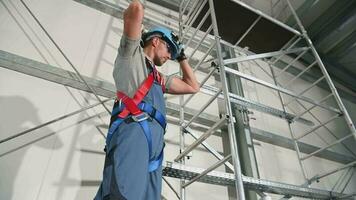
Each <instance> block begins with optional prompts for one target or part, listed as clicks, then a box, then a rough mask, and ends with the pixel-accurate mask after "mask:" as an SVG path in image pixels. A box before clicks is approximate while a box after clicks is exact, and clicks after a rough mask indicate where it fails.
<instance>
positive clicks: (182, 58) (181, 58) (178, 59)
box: [176, 48, 187, 62]
mask: <svg viewBox="0 0 356 200" xmlns="http://www.w3.org/2000/svg"><path fill="white" fill-rule="evenodd" d="M176 59H177V61H178V62H181V61H183V60H186V59H187V56H186V55H185V53H184V49H183V48H182V49H181V50H180V52H179V55H178V57H177V58H176Z"/></svg>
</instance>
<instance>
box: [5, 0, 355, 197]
mask: <svg viewBox="0 0 356 200" xmlns="http://www.w3.org/2000/svg"><path fill="white" fill-rule="evenodd" d="M26 2H28V1H26ZM28 5H29V7H30V8H31V9H32V11H33V12H34V14H35V15H36V16H37V17H38V19H39V20H40V21H41V23H42V24H43V26H44V27H45V28H46V30H47V31H48V32H49V34H50V35H51V36H52V37H53V38H54V40H55V41H56V42H57V43H58V45H59V46H60V47H61V48H62V50H63V51H64V52H65V54H66V55H67V56H68V58H69V59H70V60H71V62H72V63H73V64H74V65H75V66H76V67H77V69H78V70H79V71H80V73H81V74H83V75H86V76H89V77H93V78H96V79H99V80H105V81H108V82H110V83H113V79H112V75H111V73H112V65H113V61H114V58H115V56H116V49H117V47H118V43H119V39H120V37H121V35H122V22H121V21H120V20H118V19H114V18H112V17H110V16H108V15H106V14H104V13H101V12H99V11H96V10H94V9H92V8H89V7H86V6H84V5H81V4H79V3H77V2H74V1H71V0H62V1H59V0H51V1H48V0H34V1H31V2H28ZM0 34H1V36H0V49H1V50H4V51H8V52H11V53H14V54H17V55H20V56H24V57H27V58H30V59H33V60H37V61H40V62H43V63H47V64H51V65H53V66H56V67H61V68H63V69H66V70H69V71H73V69H71V67H70V66H69V64H68V63H67V62H66V61H65V60H64V59H63V57H62V56H61V55H60V54H59V52H58V51H57V50H56V49H55V47H54V45H53V44H52V43H51V42H50V41H49V39H48V38H47V37H46V36H45V35H44V33H43V32H42V31H41V30H40V28H39V27H38V25H36V23H35V22H34V20H33V19H32V18H31V16H30V15H29V14H28V13H27V11H26V10H25V9H24V7H23V6H22V5H21V4H20V3H19V1H18V0H16V1H11V0H3V1H1V2H0ZM176 70H177V66H176V64H175V63H173V62H169V63H168V64H167V66H166V67H165V68H163V69H162V71H163V72H164V73H166V74H171V73H174V72H175V71H176ZM241 70H242V72H244V73H248V74H252V75H256V77H259V78H261V79H266V80H268V81H271V80H269V79H268V77H266V76H265V75H264V73H263V72H261V71H259V70H258V68H256V67H254V66H250V65H249V64H243V66H242V67H241ZM198 76H199V79H200V80H202V74H200V73H199V75H198ZM208 83H209V84H214V81H213V80H209V82H208ZM299 84H303V83H302V82H300V83H299ZM244 89H245V90H246V91H245V94H246V96H247V97H248V98H250V99H252V100H257V101H260V102H263V103H265V104H268V105H271V106H274V107H277V108H281V107H280V104H279V101H278V97H277V94H276V93H275V92H271V91H270V90H267V89H265V88H263V87H260V86H256V85H255V84H251V83H248V82H244ZM320 93H323V91H320ZM208 98H210V97H209V96H207V95H202V94H199V95H197V97H195V98H194V99H193V101H192V103H191V104H189V107H192V108H195V109H198V108H199V107H200V106H201V105H202V104H204V102H206V101H207V100H208ZM167 99H168V100H169V101H172V102H178V98H177V97H172V96H167ZM95 102H96V100H95V98H94V97H93V95H91V94H87V93H85V92H81V91H77V90H75V89H71V88H67V87H64V86H62V85H58V84H55V83H51V82H48V81H45V80H42V79H38V78H35V77H31V76H27V75H24V74H21V73H18V72H14V71H10V70H7V69H4V68H0V111H1V114H0V121H1V123H0V139H3V138H6V137H8V136H11V135H14V134H16V133H19V132H21V131H24V130H27V129H29V128H32V127H35V126H37V125H40V124H42V123H45V122H47V121H49V120H52V119H55V118H57V117H59V116H61V115H65V114H67V113H70V112H72V111H75V110H77V109H80V108H82V107H83V106H85V105H88V104H93V103H95ZM347 107H349V108H355V105H354V104H352V103H349V102H348V103H347ZM353 110H355V109H353ZM206 112H207V113H209V114H212V115H217V113H218V109H217V104H216V102H215V103H214V104H212V105H211V106H210V107H209V108H208V109H207V111H206ZM100 113H102V114H101V115H99V116H96V117H93V118H90V119H87V118H89V117H90V116H94V115H97V114H100ZM352 115H353V117H355V113H352ZM254 117H256V119H257V120H256V121H251V126H252V127H256V128H260V129H264V130H267V131H271V132H275V133H278V134H281V135H283V136H286V137H290V136H289V133H288V127H287V124H286V123H285V121H284V120H281V119H277V118H275V117H271V116H270V115H267V114H263V113H260V112H257V111H256V112H255V114H254ZM85 119H87V120H85ZM354 119H355V118H354ZM83 120H85V121H83ZM108 120H109V119H108V115H107V114H106V113H105V110H104V109H103V108H102V107H101V106H98V107H96V108H95V109H91V110H88V111H85V112H82V113H80V114H78V115H75V116H72V117H69V118H67V119H65V120H61V121H59V122H57V123H53V124H51V125H49V126H46V127H43V128H41V129H38V130H36V131H33V132H31V133H29V134H27V135H25V136H21V137H18V138H16V139H14V140H11V141H9V142H6V143H2V144H0V199H9V200H10V199H12V200H17V199H46V200H48V199H56V200H60V199H66V200H68V199H91V198H92V197H93V196H94V194H95V193H96V191H97V187H98V184H99V183H98V181H99V180H100V179H101V173H102V167H103V163H104V153H103V147H104V138H103V136H102V135H101V133H100V132H103V133H104V134H105V133H106V131H107V130H106V129H105V128H102V127H101V126H100V125H107V124H108ZM168 130H169V131H168V132H167V134H166V141H167V146H166V150H165V152H166V153H165V160H168V161H172V160H173V159H174V158H175V156H176V155H177V154H178V145H177V144H178V141H179V128H178V127H177V126H175V125H172V124H170V125H169V128H168ZM197 133H198V134H202V133H199V132H197ZM191 142H193V140H192V139H191V138H190V137H187V144H189V143H191ZM208 142H209V144H211V145H212V146H214V147H215V148H216V149H217V150H219V151H222V146H221V139H220V137H218V136H213V137H212V138H209V139H208ZM313 143H317V144H319V143H320V142H319V141H318V140H316V141H313ZM340 151H341V150H340ZM256 153H257V159H258V163H259V170H260V172H261V177H262V178H268V179H271V180H276V181H281V182H290V183H295V184H300V183H302V176H301V173H300V169H299V166H298V164H297V159H296V156H295V152H293V151H289V150H286V149H283V148H279V147H276V146H273V145H270V144H266V143H261V145H260V146H256ZM214 162H216V160H215V158H213V156H211V155H210V154H208V153H207V152H206V151H205V150H203V149H201V148H200V149H199V150H196V151H194V152H193V157H192V158H191V159H190V160H188V161H187V164H188V165H192V166H197V167H207V166H208V165H211V164H213V163H214ZM308 165H309V168H311V169H310V171H311V172H313V171H316V170H318V169H320V168H324V167H325V168H332V167H336V166H339V164H337V163H333V162H330V161H325V160H322V159H312V161H311V162H310V163H309V164H308ZM219 170H221V171H222V170H223V168H222V167H221V168H219ZM168 180H170V181H171V183H172V184H173V185H174V186H175V188H178V184H179V182H178V180H176V179H171V178H168ZM329 182H330V183H329ZM329 182H327V183H325V185H328V184H331V182H332V181H329ZM355 182H356V180H354V183H353V184H352V185H353V186H355V185H356V183H355ZM323 184H324V183H322V184H321V186H320V187H325V185H323ZM163 185H164V188H163V195H164V196H165V197H166V198H167V199H175V196H174V194H173V193H172V191H170V189H169V188H168V187H167V186H166V185H165V184H163ZM354 188H355V187H354ZM187 197H188V199H207V200H209V199H211V200H213V199H219V200H220V199H228V197H227V190H226V188H224V187H221V186H213V185H208V184H203V183H194V184H192V185H191V186H189V189H188V195H187Z"/></svg>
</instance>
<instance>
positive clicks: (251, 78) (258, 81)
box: [225, 67, 341, 114]
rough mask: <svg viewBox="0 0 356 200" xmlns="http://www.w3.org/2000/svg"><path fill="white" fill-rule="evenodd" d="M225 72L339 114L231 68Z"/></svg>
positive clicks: (334, 109) (337, 111) (333, 109)
mask: <svg viewBox="0 0 356 200" xmlns="http://www.w3.org/2000/svg"><path fill="white" fill-rule="evenodd" d="M225 70H226V72H229V73H232V74H235V75H236V76H239V77H242V78H244V79H247V80H249V81H252V82H255V83H258V84H260V85H263V86H266V87H268V88H271V89H274V90H277V91H280V92H282V93H285V94H287V95H290V96H292V97H295V98H297V99H301V100H303V101H306V102H308V103H311V104H313V105H317V106H319V107H321V108H324V109H326V110H329V111H331V112H335V113H338V114H341V112H340V110H338V109H336V108H333V107H328V106H324V105H320V104H318V103H316V102H315V101H314V100H313V99H310V98H307V97H304V96H298V95H296V94H294V93H293V92H292V91H290V90H287V89H285V88H282V87H279V86H276V85H274V84H271V83H268V82H266V81H263V80H260V79H257V78H255V77H253V76H250V75H248V74H243V73H241V72H239V71H237V70H234V69H231V68H229V67H226V69H225Z"/></svg>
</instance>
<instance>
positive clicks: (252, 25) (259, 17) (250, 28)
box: [235, 15, 262, 46]
mask: <svg viewBox="0 0 356 200" xmlns="http://www.w3.org/2000/svg"><path fill="white" fill-rule="evenodd" d="M261 17H262V16H261V15H260V16H258V17H257V19H256V20H255V21H254V22H253V23H252V24H251V26H250V27H249V28H248V29H247V30H246V32H245V33H244V34H243V35H242V36H241V37H240V39H239V40H238V41H237V42H236V43H235V46H238V45H239V44H240V42H241V41H242V40H243V39H244V38H245V37H246V35H247V34H248V33H250V31H251V30H252V28H253V27H255V25H256V24H257V22H258V21H260V19H261Z"/></svg>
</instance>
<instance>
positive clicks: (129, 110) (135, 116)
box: [105, 58, 167, 172]
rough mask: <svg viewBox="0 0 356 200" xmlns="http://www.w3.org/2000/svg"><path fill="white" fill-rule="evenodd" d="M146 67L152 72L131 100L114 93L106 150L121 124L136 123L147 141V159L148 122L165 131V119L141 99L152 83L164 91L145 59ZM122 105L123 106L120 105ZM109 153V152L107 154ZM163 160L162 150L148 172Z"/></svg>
mask: <svg viewBox="0 0 356 200" xmlns="http://www.w3.org/2000/svg"><path fill="white" fill-rule="evenodd" d="M146 65H147V66H149V67H151V69H152V71H151V73H149V75H148V77H147V78H146V80H145V81H144V82H143V83H142V84H141V86H140V87H139V88H138V90H137V91H136V93H135V95H134V97H133V98H130V97H128V96H127V95H126V94H125V93H123V92H120V91H118V92H117V93H116V96H117V100H116V101H115V105H114V108H113V111H112V114H111V119H110V128H109V132H108V134H107V137H106V148H105V149H107V148H108V147H109V144H110V141H111V139H112V137H113V135H114V133H115V132H116V130H117V129H118V128H119V126H120V125H121V124H122V123H138V124H139V125H140V126H141V128H142V130H143V132H144V134H145V137H146V140H147V143H148V150H149V158H151V155H152V133H151V130H150V127H149V124H148V121H149V120H151V119H155V120H156V121H157V122H158V123H159V124H160V125H161V127H162V128H163V130H164V131H165V130H166V125H167V124H166V119H165V116H164V115H163V114H162V113H160V112H159V111H158V110H157V109H156V108H154V107H153V106H152V105H151V104H149V103H147V102H144V101H143V99H144V97H145V96H146V95H147V93H148V92H149V91H150V89H151V87H152V85H153V83H154V81H157V82H158V83H159V84H160V85H161V86H162V91H163V92H164V91H165V87H164V83H163V82H164V81H163V78H162V77H161V75H160V74H159V73H158V71H157V69H156V68H155V67H154V65H152V64H151V63H150V61H149V60H148V59H147V58H146ZM121 102H122V103H123V105H122V104H121ZM107 153H109V152H107ZM162 160H163V149H162V151H161V153H160V155H159V156H158V158H157V159H150V160H149V163H148V171H149V172H152V171H155V170H156V169H157V168H158V167H159V166H160V165H161V164H162Z"/></svg>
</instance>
